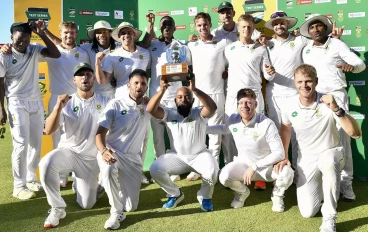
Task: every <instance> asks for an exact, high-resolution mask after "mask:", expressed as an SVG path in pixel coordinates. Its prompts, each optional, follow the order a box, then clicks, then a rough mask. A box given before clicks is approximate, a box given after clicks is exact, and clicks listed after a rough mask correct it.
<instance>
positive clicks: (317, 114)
mask: <svg viewBox="0 0 368 232" xmlns="http://www.w3.org/2000/svg"><path fill="white" fill-rule="evenodd" d="M321 116H322V112H321V111H320V110H319V109H318V110H316V118H320V117H321Z"/></svg>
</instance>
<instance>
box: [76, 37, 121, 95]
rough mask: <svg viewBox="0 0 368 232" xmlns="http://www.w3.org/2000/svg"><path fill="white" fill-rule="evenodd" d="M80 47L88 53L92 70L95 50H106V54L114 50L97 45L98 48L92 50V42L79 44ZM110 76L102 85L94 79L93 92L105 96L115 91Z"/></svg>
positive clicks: (94, 64)
mask: <svg viewBox="0 0 368 232" xmlns="http://www.w3.org/2000/svg"><path fill="white" fill-rule="evenodd" d="M80 47H81V48H82V49H84V50H85V51H86V52H87V53H88V56H89V58H90V60H91V66H92V68H93V70H95V67H96V54H97V52H106V53H107V54H108V53H110V52H113V51H114V50H110V48H108V49H103V48H102V47H100V46H98V50H97V52H96V51H95V50H92V44H91V43H89V44H81V45H80ZM103 61H104V60H103ZM103 61H102V62H103ZM112 77H113V75H111V76H110V79H109V80H108V81H107V82H106V84H104V85H100V84H99V83H98V82H97V80H96V81H95V83H94V85H93V86H94V90H95V93H98V94H102V95H105V96H111V95H113V94H114V93H115V89H114V88H113V87H112V86H111V84H110V80H111V78H112Z"/></svg>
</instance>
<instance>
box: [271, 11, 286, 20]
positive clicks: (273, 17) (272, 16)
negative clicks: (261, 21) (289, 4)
mask: <svg viewBox="0 0 368 232" xmlns="http://www.w3.org/2000/svg"><path fill="white" fill-rule="evenodd" d="M280 17H287V14H286V13H285V12H275V13H273V14H272V15H271V19H276V18H280Z"/></svg>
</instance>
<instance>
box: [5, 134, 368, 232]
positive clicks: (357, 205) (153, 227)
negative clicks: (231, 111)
mask: <svg viewBox="0 0 368 232" xmlns="http://www.w3.org/2000/svg"><path fill="white" fill-rule="evenodd" d="M9 131H10V130H9V128H8V127H7V132H6V134H5V139H0V160H1V162H0V179H1V184H0V231H4V232H10V231H16V232H18V231H45V229H44V228H43V222H44V220H45V218H46V217H47V215H48V214H47V211H48V210H49V208H50V207H49V205H48V204H47V201H46V196H45V193H43V192H42V193H39V194H38V195H37V198H35V199H33V200H28V201H20V200H17V199H16V198H13V197H12V196H11V195H12V189H13V178H12V174H11V151H12V144H11V137H10V133H9ZM146 175H148V173H146ZM182 178H183V179H184V178H185V175H184V176H182ZM176 183H177V184H178V185H179V186H180V187H181V188H182V190H183V193H184V195H185V199H184V200H183V202H182V203H180V204H179V206H178V207H177V208H175V209H174V210H163V209H161V207H162V205H163V203H164V201H165V200H166V197H165V194H164V192H163V191H162V190H161V189H160V188H159V187H158V185H157V184H150V185H147V186H142V191H141V194H140V202H139V207H138V210H137V211H136V212H131V213H127V218H126V219H125V220H124V221H123V222H122V223H121V228H120V230H124V231H134V232H138V231H165V232H169V231H198V232H199V231H252V232H253V231H272V232H277V231H280V232H285V231H301V232H303V231H305V232H310V231H319V226H320V224H321V222H322V216H321V214H320V213H319V214H317V216H316V217H314V218H310V219H305V218H303V217H302V216H301V215H300V213H299V210H298V207H297V202H296V190H295V186H294V185H292V186H291V187H290V189H289V190H288V191H287V192H286V196H285V199H284V201H285V207H286V209H285V212H284V213H281V214H275V213H273V212H272V211H271V206H272V203H271V200H270V196H271V188H272V184H271V183H268V184H267V190H265V191H262V192H256V191H254V190H253V187H252V186H251V195H250V196H249V198H248V199H247V201H246V203H245V207H244V208H241V209H232V208H230V202H231V200H232V199H233V194H232V191H230V190H227V189H225V188H224V187H223V186H222V185H221V184H219V183H217V184H216V186H215V192H214V197H213V205H214V211H213V212H209V213H205V212H202V211H201V209H200V208H199V203H198V202H197V199H196V192H197V191H198V189H199V188H200V184H201V181H200V180H198V181H194V182H188V181H187V180H185V179H184V180H182V181H179V182H176ZM353 186H354V191H355V193H356V195H357V200H356V201H355V202H352V203H346V202H343V201H339V204H338V213H339V217H338V219H337V224H336V226H337V231H340V232H342V231H343V232H345V231H361V232H367V231H368V183H367V182H361V181H359V180H355V181H354V184H353ZM62 196H63V198H64V200H65V201H66V203H67V205H68V206H67V208H66V211H67V216H66V218H65V219H63V220H62V221H60V224H59V226H58V227H57V228H54V229H52V231H88V232H91V231H104V228H103V225H104V223H105V221H106V220H107V219H108V217H109V210H110V207H109V203H108V199H107V196H106V194H105V195H104V197H103V198H101V199H99V200H98V201H97V203H96V205H95V207H94V208H93V209H90V210H82V209H81V208H80V207H79V206H78V204H77V203H76V196H75V194H74V193H73V192H72V190H71V183H69V184H68V186H67V187H66V188H65V189H63V190H62Z"/></svg>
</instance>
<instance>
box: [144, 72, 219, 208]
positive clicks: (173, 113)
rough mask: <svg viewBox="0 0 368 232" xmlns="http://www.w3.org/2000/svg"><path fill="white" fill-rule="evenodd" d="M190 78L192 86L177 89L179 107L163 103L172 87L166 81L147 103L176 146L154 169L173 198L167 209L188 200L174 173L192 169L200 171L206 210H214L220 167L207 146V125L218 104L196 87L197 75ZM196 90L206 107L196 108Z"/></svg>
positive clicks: (201, 200) (200, 194) (157, 179)
mask: <svg viewBox="0 0 368 232" xmlns="http://www.w3.org/2000/svg"><path fill="white" fill-rule="evenodd" d="M188 81H189V88H188V87H181V88H179V89H178V90H177V92H176V97H175V103H176V107H175V108H163V107H161V106H159V105H160V101H161V98H162V97H163V96H164V94H165V92H166V90H167V89H168V87H169V84H168V83H166V82H164V81H163V80H161V88H160V90H159V91H158V92H157V93H156V94H155V95H154V96H153V97H152V98H151V100H150V101H149V103H148V105H147V111H148V112H149V113H150V114H152V116H153V117H155V118H157V119H158V120H161V121H162V122H163V123H165V124H166V128H167V129H168V132H169V134H171V135H172V137H173V145H174V149H172V151H170V152H168V153H166V154H164V155H162V156H160V157H159V158H158V159H157V160H156V161H154V162H153V164H152V165H151V169H150V172H151V176H152V178H153V179H154V180H155V182H156V183H157V184H158V185H160V187H161V188H162V189H163V190H164V191H165V192H166V193H167V195H168V197H169V199H168V201H167V202H166V203H165V204H164V205H163V208H164V209H172V208H175V207H176V206H177V204H179V203H180V202H181V201H182V200H183V199H184V193H183V192H182V191H181V190H180V189H179V188H178V186H176V185H175V184H174V183H173V182H172V181H171V180H170V175H180V174H183V173H185V172H188V171H192V172H196V173H200V174H201V175H202V187H201V189H200V190H199V191H198V193H197V199H198V201H199V203H200V205H201V209H202V210H203V211H212V210H213V205H212V201H211V199H212V194H213V190H214V187H215V186H214V185H215V184H216V182H217V175H218V171H219V167H218V163H217V162H216V159H215V158H214V157H213V156H212V155H211V153H210V152H209V151H208V150H207V149H206V126H207V122H208V119H209V118H211V116H212V115H213V114H215V112H216V108H217V107H216V104H215V102H214V101H213V100H212V99H211V98H210V97H209V96H208V95H207V94H205V93H204V92H202V91H201V90H199V89H197V88H196V86H195V80H194V77H193V78H192V79H189V80H188ZM193 93H194V94H195V96H196V97H197V98H198V100H199V101H200V102H201V103H202V105H203V107H195V108H192V106H193V103H194V99H193Z"/></svg>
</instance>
